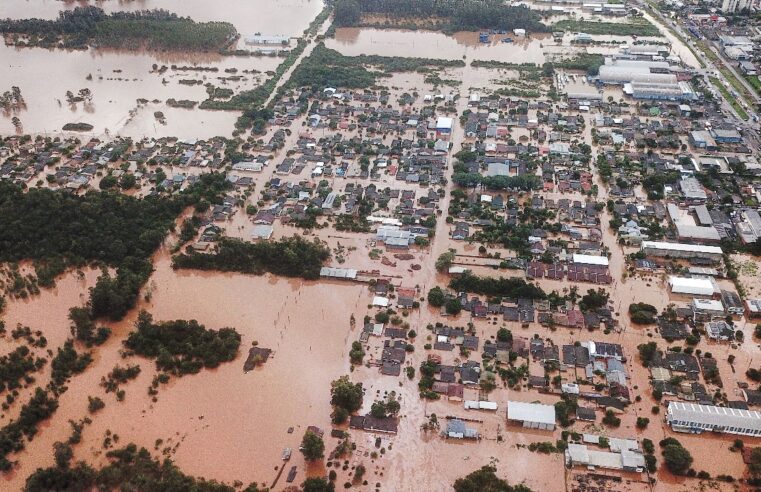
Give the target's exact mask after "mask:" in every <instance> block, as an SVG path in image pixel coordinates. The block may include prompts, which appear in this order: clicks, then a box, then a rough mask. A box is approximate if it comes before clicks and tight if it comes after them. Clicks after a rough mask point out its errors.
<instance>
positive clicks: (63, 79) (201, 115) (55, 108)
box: [0, 0, 323, 138]
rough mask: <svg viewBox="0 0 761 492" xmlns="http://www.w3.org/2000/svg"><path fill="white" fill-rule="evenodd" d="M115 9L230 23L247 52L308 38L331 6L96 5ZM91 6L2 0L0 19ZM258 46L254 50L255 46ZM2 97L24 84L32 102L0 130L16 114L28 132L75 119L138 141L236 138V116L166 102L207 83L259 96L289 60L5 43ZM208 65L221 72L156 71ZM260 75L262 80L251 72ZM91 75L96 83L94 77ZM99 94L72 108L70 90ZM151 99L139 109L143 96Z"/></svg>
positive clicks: (2, 120)
mask: <svg viewBox="0 0 761 492" xmlns="http://www.w3.org/2000/svg"><path fill="white" fill-rule="evenodd" d="M91 3H92V4H93V5H98V6H100V7H102V8H103V9H105V10H106V11H109V12H112V11H122V10H141V9H158V8H161V9H166V10H169V11H171V12H175V13H177V14H179V15H181V16H189V17H191V18H193V19H194V20H197V21H228V22H231V23H232V24H234V25H235V27H236V29H237V30H238V32H239V33H240V34H241V40H240V42H239V46H240V47H242V48H244V47H246V46H245V43H244V42H243V38H244V37H245V36H246V35H249V34H254V33H256V32H261V33H263V34H285V35H288V36H299V35H301V33H302V32H303V30H304V29H306V28H307V26H308V25H309V23H310V22H311V21H312V19H314V17H315V16H316V15H317V13H318V12H319V11H320V10H321V9H322V7H323V3H322V2H321V1H319V0H227V1H225V2H223V4H224V6H223V7H219V8H209V3H208V2H206V1H203V0H137V1H131V2H122V1H117V0H112V1H104V2H91ZM87 4H88V2H79V1H76V2H61V1H52V0H50V1H48V0H8V1H3V2H0V19H4V18H29V17H39V18H48V19H52V18H55V17H56V16H57V15H58V12H59V10H62V9H65V8H68V9H71V8H74V7H77V6H81V5H87ZM248 48H251V47H248ZM0 60H2V61H3V70H2V71H1V72H0V92H2V91H6V90H10V88H11V86H18V87H19V88H20V89H21V93H22V95H23V96H24V99H25V101H26V108H25V109H24V110H22V111H20V112H18V113H16V114H7V115H5V114H3V115H0V134H13V133H15V132H16V129H15V128H14V126H13V124H12V122H11V117H12V116H18V118H19V119H20V120H21V123H22V131H23V133H29V134H51V133H62V127H63V126H64V125H65V124H67V123H88V124H91V125H93V126H94V128H93V130H92V132H90V133H89V134H83V133H77V134H78V135H83V136H100V135H103V134H104V133H107V132H108V133H110V134H111V135H117V134H118V135H123V136H128V137H133V138H141V137H144V136H149V137H164V136H176V137H179V138H208V137H213V136H217V135H220V136H229V135H231V133H232V131H233V130H234V124H235V120H236V119H237V117H238V116H239V113H238V112H236V111H205V110H200V109H194V110H188V109H180V108H171V107H169V106H167V105H166V100H167V99H169V98H174V99H176V100H182V99H187V100H192V101H197V102H201V101H203V100H204V99H206V97H207V94H206V89H205V87H204V84H206V83H211V84H214V85H215V86H218V87H224V88H229V89H232V90H234V91H235V92H236V93H237V92H240V91H242V90H250V89H253V88H255V87H257V86H258V85H260V84H261V83H263V82H264V80H266V78H267V75H265V74H264V72H267V71H272V70H275V69H276V68H277V66H278V65H279V64H280V63H281V62H282V60H283V58H276V57H268V56H267V57H248V58H246V57H222V56H220V55H218V54H215V53H202V54H196V53H193V54H188V53H164V52H161V53H157V52H117V51H113V50H108V51H106V50H95V49H90V50H85V51H67V50H47V49H41V48H23V49H16V48H14V47H11V46H6V45H5V44H3V43H0ZM153 64H158V65H159V66H161V65H167V66H170V65H172V64H176V65H179V66H202V67H206V68H216V69H218V71H217V72H198V71H168V72H165V73H163V74H158V73H150V71H151V68H152V65H153ZM233 68H235V69H237V70H238V72H237V73H236V74H235V75H240V76H242V77H243V78H244V79H243V80H240V81H223V80H221V79H220V78H221V77H225V76H228V77H229V76H230V75H233V74H230V73H225V70H227V69H233ZM244 70H246V71H254V70H255V71H258V72H261V74H259V75H252V74H250V73H249V74H244V73H243V71H244ZM88 76H92V80H87V79H88ZM181 79H186V80H187V79H192V80H199V81H201V82H202V83H201V84H198V85H183V84H179V80H181ZM85 87H86V88H89V89H90V90H91V91H92V93H93V99H92V103H91V104H88V105H86V106H85V105H84V104H83V103H79V104H76V105H69V104H68V103H67V102H66V96H65V95H66V91H72V92H73V93H75V94H76V93H77V91H79V90H80V89H82V88H85ZM139 98H142V99H147V100H149V101H154V100H158V101H159V102H157V103H153V102H151V103H148V104H147V105H144V106H140V107H138V104H137V102H136V101H137V99H139ZM156 111H161V112H163V113H164V116H165V119H166V124H160V123H159V122H158V121H157V120H156V118H155V117H154V112H156Z"/></svg>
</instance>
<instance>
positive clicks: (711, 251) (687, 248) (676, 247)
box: [641, 241, 723, 260]
mask: <svg viewBox="0 0 761 492" xmlns="http://www.w3.org/2000/svg"><path fill="white" fill-rule="evenodd" d="M641 249H642V251H643V252H644V253H645V254H646V255H648V256H659V257H665V256H668V257H670V258H704V259H707V260H720V259H721V258H722V256H723V252H722V251H721V248H720V247H718V246H702V245H699V244H685V243H667V242H663V241H642V246H641Z"/></svg>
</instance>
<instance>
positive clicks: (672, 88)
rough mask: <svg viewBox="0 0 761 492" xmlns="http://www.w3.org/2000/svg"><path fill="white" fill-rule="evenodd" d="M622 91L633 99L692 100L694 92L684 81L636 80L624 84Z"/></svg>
mask: <svg viewBox="0 0 761 492" xmlns="http://www.w3.org/2000/svg"><path fill="white" fill-rule="evenodd" d="M624 92H625V93H626V94H628V95H630V96H631V97H633V98H634V99H654V100H664V101H692V100H693V99H695V98H696V95H695V92H694V91H693V90H692V89H691V88H690V86H689V84H687V83H686V82H673V83H672V82H666V83H664V82H637V81H632V82H631V83H628V84H624Z"/></svg>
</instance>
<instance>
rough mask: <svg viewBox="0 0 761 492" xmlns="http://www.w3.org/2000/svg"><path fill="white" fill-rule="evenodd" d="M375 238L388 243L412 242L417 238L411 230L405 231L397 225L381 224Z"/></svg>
mask: <svg viewBox="0 0 761 492" xmlns="http://www.w3.org/2000/svg"><path fill="white" fill-rule="evenodd" d="M375 239H376V240H377V241H383V242H384V243H386V244H391V243H393V244H395V245H396V244H401V243H405V244H407V245H409V244H411V243H412V242H413V241H414V240H415V235H414V234H413V233H411V232H410V231H403V230H401V229H400V228H399V227H397V226H381V227H379V228H378V230H377V231H376V232H375Z"/></svg>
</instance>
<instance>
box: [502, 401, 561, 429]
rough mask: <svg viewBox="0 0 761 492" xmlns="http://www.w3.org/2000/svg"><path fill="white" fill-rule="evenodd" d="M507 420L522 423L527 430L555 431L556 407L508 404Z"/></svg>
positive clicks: (518, 403) (520, 402)
mask: <svg viewBox="0 0 761 492" xmlns="http://www.w3.org/2000/svg"><path fill="white" fill-rule="evenodd" d="M507 420H508V421H513V422H520V423H521V424H523V427H526V428H527V429H542V430H554V429H555V407H554V406H552V405H542V404H540V403H524V402H522V401H508V402H507Z"/></svg>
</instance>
